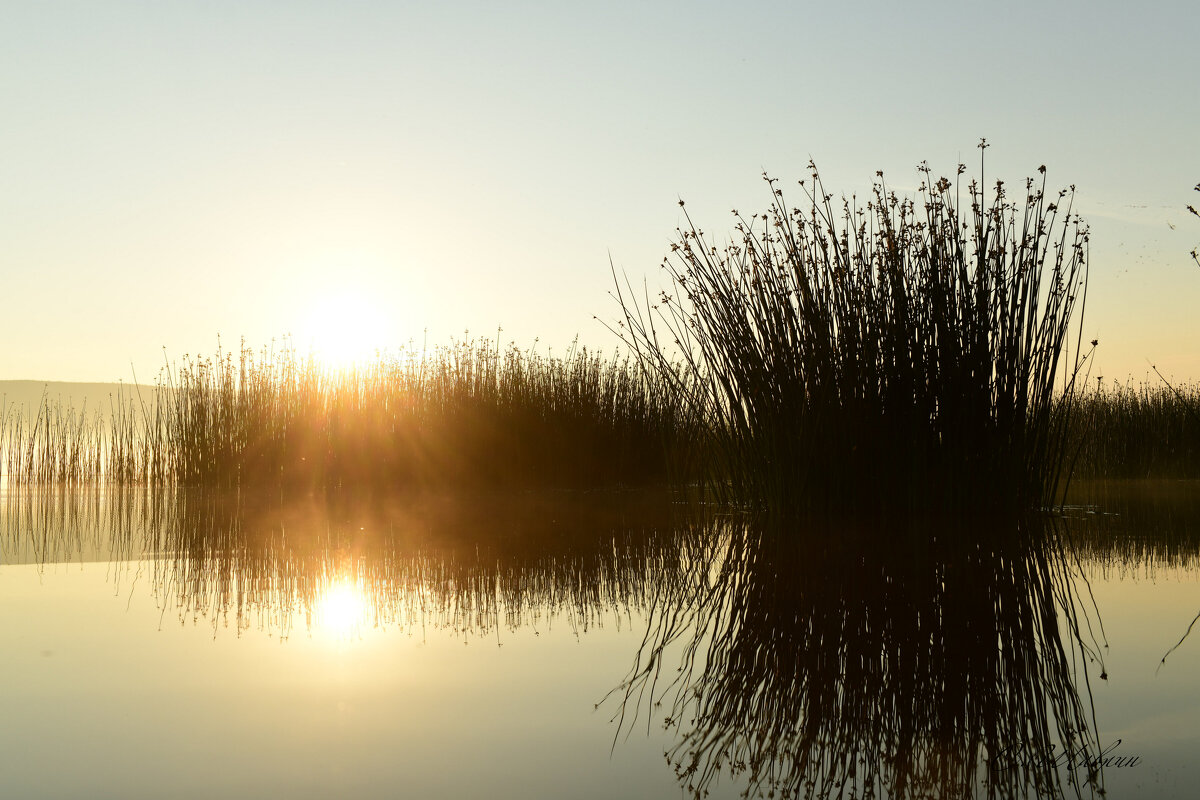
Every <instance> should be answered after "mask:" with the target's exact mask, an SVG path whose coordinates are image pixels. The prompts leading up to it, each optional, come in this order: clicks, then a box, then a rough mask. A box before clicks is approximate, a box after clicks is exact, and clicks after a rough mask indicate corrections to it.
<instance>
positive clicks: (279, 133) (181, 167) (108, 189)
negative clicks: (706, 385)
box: [0, 0, 1200, 380]
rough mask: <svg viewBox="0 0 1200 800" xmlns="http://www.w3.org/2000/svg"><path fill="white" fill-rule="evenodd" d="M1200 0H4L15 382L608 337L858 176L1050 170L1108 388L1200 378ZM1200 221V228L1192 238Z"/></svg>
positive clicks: (1, 70) (6, 352)
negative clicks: (1081, 222) (312, 348)
mask: <svg viewBox="0 0 1200 800" xmlns="http://www.w3.org/2000/svg"><path fill="white" fill-rule="evenodd" d="M1197 30H1200V6H1197V5H1196V3H1195V2H1194V1H1189V2H1179V3H1148V4H1140V5H1135V4H1133V3H1128V2H1122V3H1109V2H1101V3H1097V2H1092V3H1053V4H1047V3H1029V4H1016V3H988V4H967V3H962V2H959V3H942V4H928V3H913V2H908V3H866V2H859V3H821V4H805V3H797V2H790V3H778V4H770V3H759V4H750V3H728V2H726V3H720V4H713V3H653V2H639V3H630V4H624V3H616V2H605V3H589V4H582V3H568V2H558V3H518V2H506V3H479V4H468V3H452V2H444V3H421V4H410V3H400V2H389V3H384V2H339V3H332V2H328V3H312V2H298V1H297V0H291V2H272V3H266V2H247V1H246V0H241V1H240V2H228V3H226V2H213V1H212V0H208V1H207V2H203V3H199V2H197V3H184V2H175V3H163V2H156V3H149V2H147V3H131V2H104V3H98V2H84V3H55V2H39V3H15V2H0V291H2V292H3V297H4V301H3V306H2V311H0V337H2V341H3V342H4V344H3V347H0V379H4V378H36V379H47V380H50V379H53V380H111V379H117V378H125V379H128V378H129V376H130V364H131V363H133V364H134V365H136V366H137V368H138V376H139V378H142V379H147V378H151V377H153V374H154V373H155V371H156V370H157V368H158V366H159V365H160V364H161V363H162V359H163V350H162V348H163V347H164V346H165V347H166V348H167V351H168V353H169V354H170V356H171V357H178V356H181V355H182V354H184V353H195V352H197V351H200V352H210V351H212V350H213V349H214V348H215V346H216V340H217V335H218V334H220V336H221V337H222V340H223V341H225V342H227V343H229V342H233V343H236V341H237V340H238V338H239V337H241V336H245V337H247V339H248V340H249V341H250V342H251V343H252V344H255V345H259V344H263V343H265V342H268V341H269V340H270V339H271V338H272V337H278V336H281V335H283V334H285V333H289V332H290V333H293V334H295V335H296V337H297V338H298V339H299V340H300V341H301V344H304V343H306V342H307V341H309V340H312V339H313V338H314V337H315V338H320V337H322V336H329V335H332V334H331V333H330V332H329V331H327V330H323V329H322V325H321V323H320V322H317V321H314V320H317V319H320V318H326V319H333V320H337V321H338V325H340V326H343V327H347V328H350V327H353V326H357V328H356V330H358V331H359V335H369V336H371V337H378V338H380V339H381V343H383V344H391V343H397V342H403V341H405V340H408V339H410V338H415V339H416V340H418V341H420V339H421V337H422V336H423V331H424V330H426V329H428V331H429V339H430V341H431V342H444V341H446V340H448V339H449V338H450V337H454V336H461V335H462V333H463V331H464V330H468V329H469V330H470V332H471V334H472V335H473V336H474V335H486V336H494V335H495V331H496V328H497V327H498V326H503V328H504V334H503V336H504V338H505V340H512V341H516V342H518V343H521V344H523V345H524V344H531V343H532V342H533V340H534V339H535V338H537V337H540V340H541V342H542V343H543V344H549V345H551V346H553V347H555V348H561V347H563V346H564V345H565V344H567V343H569V342H570V340H571V339H572V337H573V336H575V334H579V335H580V337H581V339H582V340H583V341H584V342H585V343H588V344H592V345H598V346H601V347H604V348H606V349H607V348H609V347H611V346H612V345H613V344H614V340H613V338H612V336H611V334H609V333H608V332H607V331H606V330H605V328H604V327H603V326H602V325H601V324H600V323H598V322H597V321H596V320H594V319H593V317H594V316H600V317H601V318H604V319H612V318H613V317H615V315H616V313H617V312H616V308H615V305H614V303H613V301H612V300H611V299H610V298H609V296H608V292H609V289H610V283H611V278H610V274H609V257H610V255H611V258H612V260H613V262H614V263H615V264H616V266H617V268H618V269H622V270H625V271H627V272H628V273H629V274H630V275H631V276H634V277H635V278H640V276H642V275H649V276H650V277H651V280H652V281H654V280H658V265H659V263H660V261H661V259H662V257H663V255H664V254H665V253H666V251H667V249H668V247H669V243H670V241H671V237H672V234H673V231H674V228H675V226H676V225H677V224H679V223H680V221H681V217H680V210H679V208H678V206H677V205H676V201H677V200H678V199H679V198H680V197H682V198H684V199H686V200H687V201H688V209H689V211H690V212H691V213H692V215H693V217H694V218H695V219H696V220H697V221H698V222H699V223H700V224H701V225H702V227H704V228H705V229H706V230H708V231H710V232H713V233H721V232H724V231H726V230H727V229H729V226H730V217H729V213H728V212H729V209H730V208H733V207H737V208H739V209H742V210H743V211H745V210H748V209H753V208H761V207H764V206H765V205H766V204H767V203H768V201H769V196H768V194H767V192H766V191H765V189H764V187H763V185H762V183H761V182H760V180H759V175H760V173H761V172H762V171H763V170H764V169H765V170H767V171H769V172H771V173H772V174H774V175H775V176H777V177H779V178H780V179H782V180H784V181H785V182H786V183H792V184H793V185H794V181H795V180H797V179H799V178H801V177H804V176H805V169H804V166H805V164H806V163H807V161H808V160H809V158H810V157H812V158H814V159H815V160H816V161H817V163H818V165H819V166H820V167H821V170H822V173H823V177H824V179H825V182H826V185H827V186H828V187H829V188H831V189H834V190H836V191H838V192H841V191H846V192H852V191H858V192H860V193H861V192H862V191H863V190H864V189H865V188H867V187H868V186H869V184H870V180H871V178H872V177H873V175H874V172H875V170H877V169H883V170H885V172H886V174H887V175H888V178H889V181H890V182H892V183H893V184H895V185H897V186H912V185H914V184H915V183H916V173H915V170H914V167H915V165H916V164H917V163H918V162H919V161H921V160H923V159H927V160H928V161H929V162H930V164H931V165H932V166H933V168H934V170H935V171H936V172H939V173H944V174H951V173H952V172H953V170H954V167H955V165H956V164H957V163H958V161H959V159H963V160H966V161H967V162H968V163H969V164H974V163H975V162H976V160H977V155H978V151H977V150H975V149H974V146H975V144H976V142H977V141H978V140H979V138H980V137H987V139H988V140H989V142H991V144H992V146H991V147H990V148H989V150H988V173H989V177H991V176H994V177H1003V178H1006V179H1007V180H1009V181H1014V182H1015V181H1018V180H1020V179H1022V178H1023V177H1024V176H1026V175H1028V174H1032V173H1033V172H1034V171H1035V170H1036V169H1037V167H1038V165H1040V164H1045V165H1046V166H1047V168H1048V171H1049V178H1050V181H1051V183H1052V184H1055V185H1060V184H1061V185H1066V184H1071V183H1074V184H1076V185H1077V187H1078V195H1077V208H1078V210H1080V211H1081V212H1082V213H1084V214H1085V215H1086V217H1087V218H1088V221H1089V222H1090V224H1091V228H1092V250H1091V254H1092V258H1091V270H1092V284H1091V287H1092V292H1091V296H1090V298H1089V307H1088V318H1087V323H1086V328H1087V332H1088V336H1089V338H1090V337H1091V336H1095V337H1098V338H1099V339H1100V341H1101V348H1100V351H1099V358H1098V362H1097V365H1096V369H1095V371H1094V372H1093V375H1094V374H1097V373H1101V374H1104V375H1105V376H1106V377H1118V378H1125V377H1126V376H1129V375H1133V376H1134V377H1135V378H1137V379H1140V378H1142V377H1143V376H1144V375H1145V373H1146V372H1147V370H1148V366H1147V359H1150V360H1152V361H1153V362H1154V363H1156V364H1158V366H1159V367H1160V368H1161V369H1163V370H1164V372H1166V373H1167V374H1169V375H1173V376H1176V377H1179V378H1200V347H1198V346H1197V345H1198V344H1200V336H1198V334H1197V333H1196V330H1197V328H1196V326H1195V325H1193V324H1192V322H1191V319H1190V315H1191V313H1192V311H1193V309H1195V308H1196V307H1197V306H1198V301H1200V268H1198V267H1197V266H1196V265H1195V264H1193V263H1192V261H1191V258H1190V256H1189V255H1188V253H1189V251H1190V250H1191V249H1192V247H1194V246H1196V245H1197V244H1200V219H1196V218H1194V217H1191V216H1190V215H1188V214H1187V212H1186V210H1185V207H1186V205H1187V204H1188V203H1193V204H1195V203H1196V202H1197V201H1200V193H1196V192H1194V191H1192V187H1193V186H1194V185H1195V184H1196V183H1197V182H1198V181H1200V91H1198V88H1200V50H1198V48H1197V46H1196V41H1195V36H1196V32H1197ZM1172 226H1174V228H1172Z"/></svg>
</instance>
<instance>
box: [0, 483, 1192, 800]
mask: <svg viewBox="0 0 1200 800" xmlns="http://www.w3.org/2000/svg"><path fill="white" fill-rule="evenodd" d="M1197 488H1198V487H1197V486H1196V485H1195V484H1194V483H1171V484H1162V483H1149V482H1142V483H1136V482H1135V483H1126V484H1093V485H1080V486H1077V487H1076V488H1075V491H1074V492H1073V495H1072V497H1071V498H1070V503H1069V504H1068V505H1067V506H1065V507H1064V509H1063V510H1062V512H1061V513H1060V514H1058V515H1056V516H1054V517H1053V518H1052V519H1049V520H1046V519H1042V518H1038V520H1036V521H1030V520H1020V521H1018V522H1012V521H1005V522H1004V523H998V522H997V521H994V520H988V519H983V518H981V519H975V520H962V521H960V522H957V523H956V524H954V525H947V524H946V523H945V522H940V523H937V524H936V525H935V524H933V523H930V522H928V521H923V522H921V523H919V524H917V523H914V522H913V521H909V522H907V523H905V524H904V525H900V524H899V523H897V524H896V525H895V530H892V529H891V528H889V529H888V530H886V531H881V530H879V529H878V526H876V527H875V528H873V529H870V530H859V529H857V528H856V527H855V526H847V527H845V528H836V529H830V530H826V531H823V532H817V531H815V530H813V529H806V530H805V532H804V534H803V535H799V534H797V533H796V532H795V531H791V530H788V531H781V530H778V529H777V526H772V525H768V524H766V523H760V522H759V521H747V520H744V519H742V518H739V517H736V516H730V515H721V514H713V513H697V512H695V510H694V509H688V508H686V507H684V506H682V505H680V504H678V503H676V502H674V501H673V500H672V499H671V498H670V497H668V496H662V495H653V494H646V493H636V494H635V493H623V494H613V493H561V494H557V495H545V494H523V495H504V496H501V495H493V496H487V495H472V496H441V497H420V498H415V497H379V496H372V497H362V496H357V497H347V496H341V495H322V496H320V497H301V498H281V497H270V498H264V497H253V496H245V495H237V494H236V493H235V494H225V495H213V494H203V493H188V492H182V491H180V492H174V491H173V492H170V493H153V492H147V491H128V490H126V491H116V490H112V491H108V490H104V491H101V490H93V489H83V490H65V489H60V490H55V489H41V490H23V489H16V488H12V489H9V490H7V491H6V492H5V494H4V495H3V496H2V497H0V637H3V643H2V645H0V653H3V655H2V656H0V677H2V678H3V681H4V686H5V689H4V691H3V692H0V718H3V719H4V720H5V721H6V723H7V724H6V725H5V726H4V732H3V733H0V774H2V775H3V776H4V778H3V779H4V786H5V789H4V794H5V796H11V797H88V798H95V797H114V798H117V797H119V798H135V797H154V798H163V797H218V796H219V797H251V796H263V795H266V796H280V797H410V796H411V797H446V798H459V797H505V798H529V797H554V798H588V797H596V798H609V797H630V798H637V797H645V798H658V797H676V796H681V795H682V796H690V794H691V793H692V792H691V790H689V787H692V789H694V790H695V791H708V792H709V796H711V797H737V796H740V794H741V792H743V791H744V790H746V789H747V788H754V789H756V790H761V793H762V794H764V795H766V794H767V793H768V792H770V791H774V792H776V794H777V796H778V795H800V796H805V795H809V796H818V797H840V796H847V797H848V796H858V794H859V793H861V792H863V791H866V790H869V789H874V790H875V791H876V793H877V794H878V795H880V796H945V795H947V793H948V792H953V793H954V794H969V793H972V792H974V793H976V794H979V795H980V796H987V795H988V794H989V793H992V794H994V795H996V796H1038V795H1050V794H1057V793H1062V794H1065V795H1067V796H1074V795H1075V794H1076V792H1077V791H1078V793H1079V794H1082V795H1084V796H1088V795H1091V794H1093V793H1098V792H1099V791H1100V790H1103V791H1105V792H1106V793H1107V796H1108V797H1110V798H1120V797H1138V798H1145V797H1151V798H1153V797H1160V798H1171V797H1190V796H1192V794H1193V786H1194V785H1195V781H1196V779H1197V777H1198V775H1197V770H1196V769H1195V768H1194V767H1193V766H1191V764H1192V758H1191V756H1192V753H1193V752H1194V750H1195V747H1196V745H1197V743H1198V742H1200V727H1198V726H1197V724H1196V723H1197V721H1198V720H1200V669H1197V667H1198V666H1200V638H1185V636H1184V635H1185V633H1186V632H1187V631H1188V629H1189V625H1190V624H1191V623H1192V621H1193V620H1194V619H1195V617H1196V615H1197V614H1198V613H1200V582H1198V581H1197V576H1198V574H1200V573H1198V566H1197V564H1198V560H1200V501H1198V500H1197V494H1198V493H1197V491H1196V490H1197ZM1196 635H1197V636H1198V637H1200V633H1198V634H1196ZM1181 639H1183V642H1182V644H1180V645H1179V646H1178V647H1177V648H1176V649H1174V650H1172V648H1173V647H1175V645H1176V644H1177V643H1178V642H1180V640H1181ZM1168 652H1169V653H1170V654H1169V655H1167V654H1168ZM1164 656H1166V658H1165V662H1164V660H1163V659H1164ZM1064 746H1065V747H1066V748H1067V749H1068V750H1069V751H1070V752H1071V753H1072V758H1071V759H1062V758H1059V754H1060V753H1061V752H1062V748H1063V747H1064ZM1051 747H1054V748H1057V749H1054V750H1051V749H1050V748H1051ZM1081 753H1086V755H1083V756H1080V755H1079V754H1081ZM664 756H666V757H664ZM1076 756H1078V757H1076ZM1056 758H1057V759H1058V761H1057V763H1055V759H1056ZM1097 760H1100V761H1105V762H1106V766H1105V767H1104V768H1103V769H1102V770H1093V769H1089V768H1088V766H1087V765H1085V766H1083V767H1082V768H1081V769H1078V770H1075V771H1074V772H1072V770H1069V769H1067V768H1066V767H1065V766H1064V762H1065V761H1074V762H1075V763H1076V764H1077V765H1078V764H1082V763H1084V762H1089V763H1090V765H1091V766H1095V765H1096V763H1097ZM1047 764H1049V765H1050V766H1048V767H1047ZM731 772H732V773H733V774H731ZM1072 775H1074V777H1075V779H1076V781H1077V783H1076V784H1074V785H1073V784H1072V783H1071V782H1070V781H1071V778H1072ZM1054 781H1058V782H1059V783H1055V782H1054Z"/></svg>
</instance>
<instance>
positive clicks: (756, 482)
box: [618, 165, 1088, 513]
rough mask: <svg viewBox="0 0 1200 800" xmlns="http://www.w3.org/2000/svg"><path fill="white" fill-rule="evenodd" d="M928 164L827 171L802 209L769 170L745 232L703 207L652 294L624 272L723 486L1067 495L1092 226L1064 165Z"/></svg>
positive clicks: (755, 500)
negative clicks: (906, 188)
mask: <svg viewBox="0 0 1200 800" xmlns="http://www.w3.org/2000/svg"><path fill="white" fill-rule="evenodd" d="M964 170H965V168H964V167H962V166H960V167H959V171H958V173H959V175H961V174H962V173H963V172H964ZM1042 172H1043V175H1044V169H1043V170H1042ZM921 173H922V183H921V186H920V189H919V190H918V195H917V198H916V199H904V198H901V197H899V196H897V195H896V194H895V193H893V192H891V191H889V190H888V189H887V187H886V185H885V184H884V182H883V179H882V175H880V177H879V179H878V181H877V182H876V184H875V186H874V191H873V193H872V196H871V198H870V199H869V200H868V202H867V203H866V205H865V206H860V205H859V204H858V202H857V201H856V199H855V198H849V199H845V198H844V199H843V200H842V201H841V202H840V203H834V202H833V201H832V199H831V197H832V196H831V195H830V194H827V193H826V191H825V188H824V186H823V185H822V183H821V181H820V178H819V177H818V174H817V172H816V169H815V168H813V172H812V176H811V180H810V181H802V182H801V184H800V188H801V191H802V193H803V195H804V197H805V203H804V205H803V207H801V208H798V209H793V208H791V207H789V206H788V205H787V204H786V202H785V200H784V193H783V192H782V190H780V189H779V188H778V184H777V182H776V181H774V180H771V179H767V184H768V186H769V187H770V189H771V192H772V201H773V202H772V205H771V207H770V209H769V210H768V211H767V213H765V214H757V215H753V216H750V217H746V216H743V215H741V214H739V213H738V212H736V211H735V212H734V215H735V219H736V224H735V231H736V233H735V236H734V238H733V240H732V241H730V242H729V243H728V244H726V245H723V246H721V245H718V244H716V243H714V242H713V240H712V239H711V238H710V237H708V236H707V235H706V234H704V233H703V232H702V231H701V230H700V229H699V228H697V227H696V225H695V224H694V223H693V221H692V220H691V218H690V217H688V222H687V227H686V228H684V229H681V230H679V239H678V241H677V242H676V243H675V244H674V245H673V247H672V251H673V254H672V256H671V257H669V258H668V259H666V261H665V263H664V266H665V270H666V273H667V277H668V280H669V283H670V286H669V288H668V289H667V290H666V291H664V292H663V293H662V294H661V296H660V297H659V298H658V299H657V301H656V302H655V303H654V304H653V305H651V304H650V303H649V302H648V301H639V300H637V299H636V297H635V296H634V295H633V294H632V292H631V291H630V290H629V289H628V287H619V288H618V300H619V302H620V303H621V305H622V308H623V309H624V312H625V319H624V322H623V331H622V332H623V334H624V338H625V340H626V342H627V343H628V344H629V345H630V346H631V347H633V348H634V350H635V352H637V353H638V354H639V355H640V356H641V357H642V359H643V360H644V362H645V363H646V364H647V365H648V366H649V368H650V369H653V370H657V372H658V374H659V375H660V378H661V380H663V381H664V382H671V383H672V384H673V385H674V386H675V387H676V389H677V391H679V392H680V394H681V396H682V397H683V402H684V405H685V407H686V409H687V411H688V413H692V414H694V415H695V416H696V417H697V418H698V419H701V420H703V421H704V422H705V427H706V429H707V430H708V432H709V440H708V441H707V442H706V443H705V446H706V448H707V450H708V452H710V453H711V454H712V458H710V459H708V461H707V469H706V470H705V473H704V480H703V483H704V486H705V488H706V490H707V491H708V492H709V493H710V494H711V495H713V496H714V497H715V498H717V499H719V500H722V501H727V502H731V503H733V504H735V505H745V506H752V507H759V508H767V509H772V510H779V511H784V512H789V513H790V512H791V511H796V510H799V511H803V512H823V511H837V512H839V513H840V512H845V511H851V510H867V511H877V512H880V513H893V512H900V513H904V512H905V511H912V510H927V509H959V508H962V509H980V508H982V507H992V506H1003V507H1014V508H1016V507H1021V508H1024V507H1036V506H1041V505H1045V504H1047V503H1048V502H1049V501H1050V500H1051V498H1052V497H1053V495H1054V493H1055V490H1056V487H1057V485H1058V482H1059V480H1060V478H1061V477H1062V474H1063V470H1062V468H1063V463H1064V452H1065V444H1066V437H1065V435H1064V434H1065V429H1066V428H1065V426H1066V424H1067V420H1068V418H1069V416H1070V412H1071V411H1072V407H1071V402H1070V398H1071V397H1072V396H1073V393H1074V378H1075V375H1076V374H1077V373H1078V367H1079V364H1080V363H1081V362H1082V358H1081V353H1080V348H1079V344H1080V342H1079V341H1078V339H1076V340H1075V341H1071V340H1070V338H1069V334H1070V324H1071V322H1072V319H1073V316H1074V315H1075V313H1076V311H1077V310H1078V311H1080V312H1082V307H1083V305H1084V297H1085V293H1086V282H1087V241H1088V236H1087V229H1086V227H1084V226H1083V225H1082V223H1081V222H1080V221H1079V219H1078V217H1076V216H1074V215H1072V213H1071V192H1070V191H1069V190H1068V191H1062V192H1059V193H1057V195H1053V194H1051V195H1047V193H1046V188H1045V182H1044V178H1043V179H1042V180H1040V181H1033V180H1028V181H1026V183H1025V185H1024V187H1023V190H1022V191H1021V193H1020V194H1019V195H1017V196H1016V197H1015V198H1014V197H1011V196H1010V194H1009V190H1008V188H1007V187H1006V186H1005V185H1004V184H1003V183H1002V182H999V181H998V182H996V184H995V186H994V189H993V192H992V193H991V194H990V195H987V194H986V193H985V191H984V189H983V188H982V185H981V183H982V178H981V179H980V181H978V182H977V181H971V182H970V183H969V184H968V185H966V186H962V185H960V178H958V177H956V178H955V179H954V180H950V179H947V178H940V179H935V178H934V177H933V175H932V173H931V172H930V170H929V169H928V168H927V167H925V166H924V165H922V167H921ZM1072 348H1073V349H1072ZM677 359H682V363H683V365H684V369H683V370H682V371H681V370H680V369H679V367H678V364H677V363H676V360H677ZM1056 390H1057V394H1056ZM1064 395H1065V396H1066V397H1067V398H1068V400H1067V401H1066V402H1065V403H1064V402H1061V401H1059V402H1056V396H1064Z"/></svg>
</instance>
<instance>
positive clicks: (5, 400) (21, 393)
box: [0, 381, 154, 415]
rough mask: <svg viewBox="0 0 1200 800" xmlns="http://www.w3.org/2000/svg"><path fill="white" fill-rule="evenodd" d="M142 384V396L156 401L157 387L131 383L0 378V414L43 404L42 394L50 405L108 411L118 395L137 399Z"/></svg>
mask: <svg viewBox="0 0 1200 800" xmlns="http://www.w3.org/2000/svg"><path fill="white" fill-rule="evenodd" d="M139 388H140V390H141V396H142V399H143V400H144V401H145V403H146V405H147V406H149V405H151V404H152V403H153V401H154V387H153V386H146V385H142V386H140V387H138V386H136V385H135V384H132V383H72V382H68V381H0V409H2V410H0V415H2V414H3V413H4V412H5V411H16V410H19V409H22V408H23V409H25V411H26V412H27V413H28V412H29V411H30V410H33V411H34V413H36V409H37V408H38V407H39V406H40V405H41V402H42V398H43V397H44V398H45V399H46V400H48V401H49V402H50V403H51V405H53V404H54V403H55V402H60V403H62V404H63V405H64V406H69V407H70V408H72V409H74V410H75V411H79V410H80V409H82V408H85V404H86V408H87V410H88V411H94V410H96V409H100V410H101V411H105V412H107V411H108V409H109V407H110V403H111V402H113V401H115V400H116V399H117V398H118V397H132V398H134V399H135V400H136V399H137V390H138V389H139Z"/></svg>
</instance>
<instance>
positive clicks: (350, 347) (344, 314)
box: [296, 288, 391, 367]
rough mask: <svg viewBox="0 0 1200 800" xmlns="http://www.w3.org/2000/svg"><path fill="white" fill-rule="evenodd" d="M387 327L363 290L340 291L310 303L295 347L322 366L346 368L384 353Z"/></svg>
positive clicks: (381, 312) (375, 305)
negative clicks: (323, 364)
mask: <svg viewBox="0 0 1200 800" xmlns="http://www.w3.org/2000/svg"><path fill="white" fill-rule="evenodd" d="M390 327H391V326H390V325H389V321H388V318H387V315H386V314H385V313H384V311H383V309H382V308H380V306H379V305H378V304H377V303H376V302H375V301H373V300H372V299H371V297H370V295H369V294H368V293H367V292H366V291H365V290H361V289H355V288H341V289H337V290H334V291H333V292H331V293H330V294H328V295H326V296H324V297H321V298H318V299H317V300H316V301H315V302H314V303H313V305H312V308H311V310H310V312H309V313H308V315H307V317H306V318H305V320H304V323H303V327H301V328H300V330H299V331H298V332H297V336H296V343H297V345H299V346H300V348H301V349H302V350H309V351H311V352H312V353H313V354H314V355H315V356H316V357H317V358H318V359H319V360H320V361H321V362H322V363H325V364H327V365H329V366H332V367H349V366H353V365H354V364H356V363H358V364H361V363H364V362H366V361H370V360H372V359H373V358H375V356H376V354H377V353H379V352H381V351H384V350H387V349H388V347H389V345H390V344H391V343H390V342H389V341H388V333H389V329H390Z"/></svg>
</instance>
